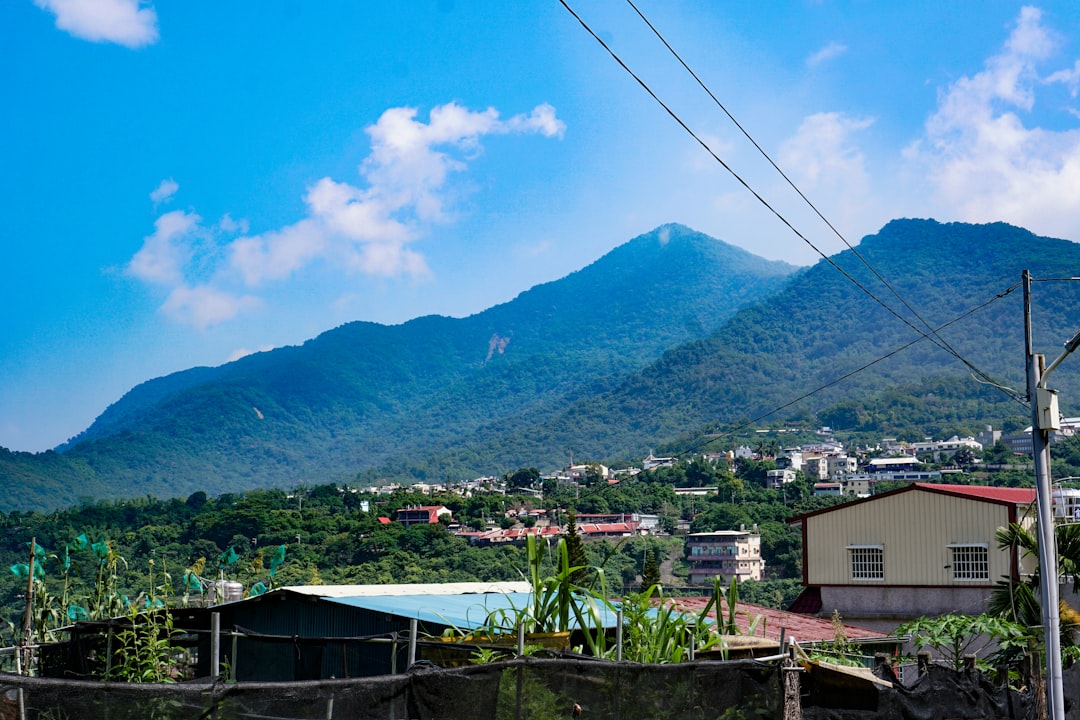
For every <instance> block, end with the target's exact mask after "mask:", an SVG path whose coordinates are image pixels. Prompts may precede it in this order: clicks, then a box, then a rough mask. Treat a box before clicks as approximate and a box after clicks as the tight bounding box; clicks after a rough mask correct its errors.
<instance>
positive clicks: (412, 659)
mask: <svg viewBox="0 0 1080 720" xmlns="http://www.w3.org/2000/svg"><path fill="white" fill-rule="evenodd" d="M419 624H420V623H419V621H417V619H416V618H412V619H411V620H409V665H408V667H412V666H413V665H415V664H416V633H417V630H418V629H419Z"/></svg>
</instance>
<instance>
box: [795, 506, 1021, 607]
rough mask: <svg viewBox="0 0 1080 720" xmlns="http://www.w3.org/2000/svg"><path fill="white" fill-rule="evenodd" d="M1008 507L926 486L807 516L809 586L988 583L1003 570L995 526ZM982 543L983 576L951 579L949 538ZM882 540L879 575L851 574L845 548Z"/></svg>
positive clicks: (1005, 567)
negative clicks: (880, 578)
mask: <svg viewBox="0 0 1080 720" xmlns="http://www.w3.org/2000/svg"><path fill="white" fill-rule="evenodd" d="M1008 517H1009V516H1008V508H1007V507H1006V506H1004V505H995V504H991V503H987V502H980V501H976V500H972V499H968V498H962V497H953V496H948V495H941V494H937V493H928V492H920V491H913V492H906V493H898V494H896V495H893V496H889V497H882V498H881V499H879V500H873V501H870V502H863V503H858V504H855V505H852V506H850V507H840V508H838V509H836V510H833V511H831V512H827V513H823V514H820V515H815V516H812V517H809V518H806V523H807V528H806V530H807V534H806V543H807V571H808V574H807V580H808V582H809V583H810V584H811V585H849V584H851V585H854V584H858V585H874V584H876V585H882V584H885V585H955V586H971V585H972V584H992V583H993V581H994V580H996V579H997V578H999V577H1001V576H1002V575H1008V574H1009V572H1010V568H1009V557H1008V554H1007V553H1006V552H1003V551H999V550H998V549H997V544H996V543H995V541H994V532H995V531H996V530H997V528H999V527H1004V526H1006V525H1008V521H1009V520H1008ZM954 543H972V544H974V543H986V544H987V546H988V548H989V561H990V580H989V582H988V583H972V582H971V581H967V582H965V581H956V580H953V574H952V569H951V568H946V567H945V566H946V565H951V562H952V553H951V551H950V549H949V547H948V546H949V545H950V544H954ZM851 545H882V546H884V561H885V580H884V583H882V582H875V581H853V580H852V579H851V564H850V560H849V553H848V551H847V547H848V546H851Z"/></svg>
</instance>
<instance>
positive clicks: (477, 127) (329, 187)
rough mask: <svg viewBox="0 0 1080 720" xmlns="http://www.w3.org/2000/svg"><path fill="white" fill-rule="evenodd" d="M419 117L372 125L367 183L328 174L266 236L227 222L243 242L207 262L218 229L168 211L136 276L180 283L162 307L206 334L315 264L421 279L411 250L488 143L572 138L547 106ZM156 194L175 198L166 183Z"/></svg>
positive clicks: (141, 255)
mask: <svg viewBox="0 0 1080 720" xmlns="http://www.w3.org/2000/svg"><path fill="white" fill-rule="evenodd" d="M417 112H418V111H417V109H416V108H409V107H400V108H391V109H389V110H387V111H385V112H384V113H383V114H382V116H380V117H379V119H378V121H376V122H375V124H373V125H371V126H369V127H368V128H366V132H367V133H368V135H369V136H370V137H371V153H370V155H369V156H368V157H367V158H366V159H365V160H364V162H363V163H362V164H361V165H360V167H359V173H360V175H361V177H362V179H363V180H364V181H365V182H364V183H363V185H362V186H357V185H352V184H350V183H347V182H338V181H336V180H333V179H332V178H329V177H324V178H322V179H320V180H318V181H317V182H315V183H314V184H313V185H312V186H310V187H309V188H308V189H307V193H306V195H305V196H304V202H305V203H306V205H307V212H306V214H305V216H304V217H301V218H300V219H298V220H296V221H295V222H293V223H291V224H288V225H285V226H284V227H281V228H278V229H274V230H269V231H267V232H263V233H259V234H254V235H249V234H248V226H247V223H246V222H239V223H238V222H236V221H234V220H232V218H231V217H229V216H228V215H225V216H224V217H223V218H222V219H221V221H220V222H219V223H218V224H217V226H216V227H215V228H214V229H213V232H217V233H225V234H234V233H237V232H239V233H242V235H241V237H238V238H235V239H233V240H232V241H231V242H228V243H227V244H226V245H225V246H224V247H222V248H216V247H215V248H214V250H215V252H213V253H204V255H203V257H200V256H199V254H198V253H197V252H196V250H197V248H196V247H195V245H196V243H197V242H198V241H200V240H203V239H205V237H207V236H211V235H212V234H213V232H212V231H210V230H204V229H201V228H199V227H198V223H199V222H200V219H199V218H198V217H197V216H195V215H187V214H185V213H179V212H178V213H168V214H166V215H163V216H162V217H161V218H159V219H158V228H157V231H156V232H155V233H154V234H153V235H152V236H150V237H148V238H146V240H145V241H144V244H143V248H142V249H141V250H140V251H139V252H138V253H137V254H136V256H135V257H134V258H132V261H131V263H130V264H129V266H128V271H129V273H130V274H132V275H133V276H135V277H138V278H140V279H142V280H145V281H147V282H154V283H158V284H171V285H173V286H174V287H173V290H172V294H171V295H170V296H169V299H168V300H167V301H166V303H165V306H163V310H164V311H165V312H166V313H167V314H168V315H169V316H170V317H173V318H175V319H177V320H179V321H181V322H186V323H190V324H193V325H197V326H200V327H207V326H209V325H212V324H215V323H218V322H222V321H224V320H228V319H230V318H232V317H235V316H236V314H238V313H240V312H243V311H245V310H247V309H250V308H253V307H256V306H257V305H256V303H255V298H254V297H253V296H251V295H250V294H246V293H247V292H248V291H249V290H250V289H252V288H256V287H261V286H265V285H266V284H267V283H270V282H283V281H286V280H287V279H288V278H289V277H290V276H292V275H293V274H294V273H296V272H298V271H299V270H301V269H303V268H305V267H307V266H309V265H312V264H314V263H320V262H321V263H324V264H325V265H326V267H328V268H329V269H330V270H331V271H333V270H338V271H341V272H343V273H346V274H363V275H372V276H382V277H413V278H423V277H426V276H428V275H430V269H429V268H428V265H427V262H426V260H425V259H424V257H423V255H421V254H420V253H418V252H416V251H415V250H413V249H412V248H411V247H410V243H412V242H413V241H414V240H416V239H417V238H418V237H420V236H421V235H422V234H423V233H424V231H425V230H426V229H427V228H428V227H429V226H431V225H432V224H434V223H446V222H449V221H451V219H452V216H451V213H450V212H449V211H448V207H450V206H451V205H452V203H451V200H452V197H451V195H450V192H449V188H448V179H449V177H450V175H451V174H452V173H454V172H460V171H462V170H464V169H465V168H466V167H467V163H468V160H470V159H471V158H473V157H475V156H476V155H478V154H479V153H480V152H481V151H482V148H481V143H480V141H481V139H482V138H483V137H484V136H487V135H494V134H510V133H533V134H540V135H542V136H545V137H561V136H562V134H563V132H564V131H565V125H564V124H563V122H562V121H560V120H559V119H558V118H556V116H555V110H554V108H552V107H551V106H550V105H546V104H544V105H539V106H537V107H536V108H534V109H533V110H532V112H530V113H528V114H522V115H516V116H514V117H511V118H509V119H507V120H502V119H500V117H499V113H498V112H497V111H496V110H495V109H494V108H488V109H487V110H484V111H479V112H477V111H472V110H469V109H467V108H464V107H461V106H460V105H457V104H455V103H450V104H447V105H441V106H438V107H436V108H434V109H432V111H431V113H430V114H429V117H428V121H427V122H426V123H425V122H423V121H421V120H418V119H417ZM174 185H175V183H174ZM159 190H160V191H161V193H162V194H163V196H165V197H167V196H168V195H166V194H165V193H166V192H167V191H168V190H169V187H168V186H165V183H163V184H162V187H159ZM173 191H175V190H173ZM157 192H158V191H155V193H157ZM169 194H171V193H169ZM193 260H201V261H202V262H203V266H202V270H203V271H204V273H205V275H206V277H204V278H203V280H204V282H201V283H199V282H195V281H194V279H193V277H192V275H193V273H194V271H195V270H196V269H197V268H195V263H194V262H193ZM208 262H209V263H211V267H210V271H209V272H205V271H206V264H207V263H208Z"/></svg>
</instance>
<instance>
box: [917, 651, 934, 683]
mask: <svg viewBox="0 0 1080 720" xmlns="http://www.w3.org/2000/svg"><path fill="white" fill-rule="evenodd" d="M915 657H916V658H917V659H918V662H919V677H922V676H923V675H925V674H926V673H928V672H930V653H928V652H921V653H919V654H918V655H916V656H915Z"/></svg>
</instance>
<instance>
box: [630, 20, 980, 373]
mask: <svg viewBox="0 0 1080 720" xmlns="http://www.w3.org/2000/svg"><path fill="white" fill-rule="evenodd" d="M626 2H627V4H628V5H630V7H631V8H633V10H634V12H635V13H637V15H638V17H639V18H641V20H642V22H644V23H645V24H646V25H647V26H648V28H649V29H650V30H652V32H653V34H654V35H656V37H657V39H659V40H660V42H661V43H663V45H664V47H666V48H667V49H668V52H670V53H671V55H672V56H673V57H674V58H675V59H676V60H678V61H679V64H680V65H682V66H683V68H684V69H685V70H686V72H688V73H689V74H690V77H692V78H694V81H695V82H697V84H698V85H699V86H700V87H701V89H702V90H704V91H705V93H706V94H707V95H708V96H709V97H710V98H711V99H712V101H713V103H715V104H716V106H717V107H718V108H720V110H722V111H723V113H724V114H725V115H726V116H727V117H728V119H729V120H731V122H732V123H733V124H734V125H735V127H737V128H738V129H739V131H740V132H742V134H743V136H744V137H746V139H747V140H748V141H749V142H750V144H751V145H753V146H754V148H755V149H756V150H757V151H758V153H760V154H761V156H762V157H763V158H765V160H767V161H768V163H769V164H770V165H771V166H772V167H773V169H774V170H776V172H777V173H779V175H780V177H782V178H783V179H784V181H785V182H786V183H787V184H788V185H789V186H790V187H791V189H792V190H794V191H795V193H796V194H797V195H798V196H799V197H800V198H801V199H802V200H803V202H805V203H806V205H807V206H808V207H809V208H810V209H811V210H813V211H814V214H815V215H817V216H818V218H820V219H821V221H822V222H823V223H825V225H826V226H827V227H828V228H829V229H830V230H832V232H833V234H834V235H836V237H838V238H839V239H840V241H841V242H843V243H844V245H845V246H847V248H848V249H849V250H851V252H852V253H853V254H854V255H855V257H856V258H858V259H859V261H860V262H862V264H863V265H865V266H866V268H867V269H868V270H869V271H870V272H871V273H872V274H873V275H874V277H876V278H877V279H878V281H879V282H881V284H882V285H884V286H885V287H886V288H888V290H889V292H891V293H892V294H893V296H894V297H895V298H896V299H897V300H899V301H900V303H901V304H902V305H903V306H904V307H905V308H907V310H908V311H909V312H910V313H911V314H912V315H914V316H915V317H916V319H918V320H919V322H921V323H922V324H923V326H924V327H926V328H927V330H929V332H930V334H931V335H933V336H934V337H935V338H937V340H938V341H940V342H939V343H938V347H940V348H942V349H943V350H945V351H946V352H948V353H950V354H951V355H953V356H954V357H955V358H956V359H957V360H959V361H960V362H962V363H964V364H965V365H966V366H967V367H968V369H969V370H970V371H971V373H972V375H973V376H974V377H976V378H977V377H982V378H983V381H985V382H986V384H990V385H994V386H999V385H998V383H996V382H995V381H994V380H993V378H991V377H990V376H988V375H987V374H986V373H984V372H982V371H981V370H979V369H978V368H977V367H975V366H974V365H973V364H972V363H970V362H968V361H967V360H966V359H965V358H964V357H962V356H961V355H960V353H959V352H957V351H956V350H955V349H954V348H953V347H952V346H951V345H950V344H949V343H948V342H947V341H946V340H945V339H944V338H943V337H941V336H940V335H938V334H937V333H936V332H935V331H934V330H933V328H932V327H931V325H930V323H929V322H927V321H926V320H925V319H924V318H923V317H922V315H921V314H920V313H919V312H918V311H917V310H916V309H915V308H914V307H912V306H911V305H910V304H909V303H908V302H907V300H905V299H904V298H903V297H902V296H901V295H900V293H899V292H898V291H897V290H896V288H895V287H893V285H892V284H891V283H890V282H889V281H888V280H886V279H885V277H884V276H883V275H882V274H881V273H879V272H878V271H877V269H876V268H875V267H874V266H873V265H871V264H870V262H869V261H868V260H867V259H866V258H865V257H864V256H863V255H862V253H860V252H859V251H858V250H857V249H856V248H855V246H853V245H852V244H851V243H850V242H848V239H847V238H846V237H845V236H844V234H843V233H841V232H840V231H839V230H838V229H837V228H836V226H835V225H833V224H832V223H831V222H830V221H829V220H828V218H826V217H825V215H824V214H822V212H821V211H820V210H819V209H818V207H817V206H816V205H815V204H814V203H813V202H811V200H810V198H808V197H807V196H806V194H805V193H803V191H802V190H801V189H799V186H798V185H796V184H795V181H794V180H792V179H791V178H790V177H789V176H788V175H787V173H785V172H784V171H783V170H782V169H781V168H780V166H779V165H777V164H776V162H775V161H774V160H773V159H772V157H771V156H770V155H769V154H768V153H767V152H766V151H765V149H764V148H763V147H761V145H760V144H759V143H758V142H757V141H756V140H755V139H754V138H753V136H752V135H750V132H749V131H748V130H747V129H746V128H745V127H743V125H742V124H741V123H740V122H739V121H738V120H736V119H735V116H734V115H732V114H731V112H729V111H728V109H727V107H725V106H724V104H723V103H722V102H720V100H719V98H717V97H716V95H715V94H714V93H713V91H712V90H710V89H709V87H708V86H707V85H706V84H705V82H704V81H703V80H702V79H701V78H700V77H699V76H698V74H697V73H696V72H694V70H693V69H692V68H691V67H690V65H689V64H687V62H686V61H685V60H683V58H682V56H681V55H679V53H678V52H677V51H676V50H675V48H674V47H672V45H671V43H669V42H668V41H667V38H665V37H664V36H663V35H662V34H661V33H660V31H659V30H658V29H657V28H656V26H655V25H653V24H652V22H651V21H650V20H649V19H648V18H647V17H645V14H644V13H643V12H641V10H640V9H639V8H638V6H637V5H635V4H634V0H626ZM815 249H816V248H815ZM819 254H820V252H819ZM875 300H876V298H875ZM878 302H880V301H878ZM894 314H896V313H894ZM897 317H899V315H897ZM901 319H902V318H901ZM905 322H906V321H905ZM908 324H909V325H910V323H908ZM912 328H913V329H916V328H914V327H913V326H912ZM916 331H917V332H920V333H921V331H920V330H917V329H916Z"/></svg>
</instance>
